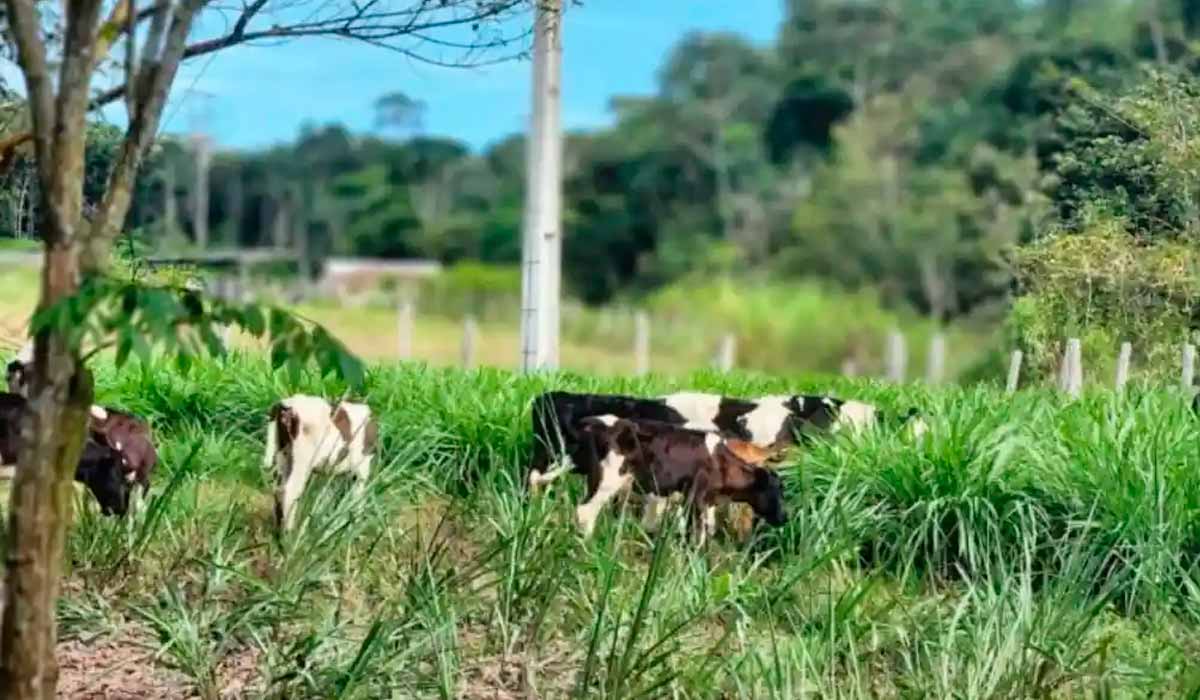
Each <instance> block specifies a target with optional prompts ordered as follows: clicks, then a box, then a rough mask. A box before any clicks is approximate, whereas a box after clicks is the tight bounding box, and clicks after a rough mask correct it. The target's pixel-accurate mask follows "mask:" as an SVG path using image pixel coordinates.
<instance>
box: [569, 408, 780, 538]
mask: <svg viewBox="0 0 1200 700" xmlns="http://www.w3.org/2000/svg"><path fill="white" fill-rule="evenodd" d="M578 429H579V437H580V443H581V445H582V446H583V447H582V448H581V451H583V450H586V451H587V452H589V453H590V456H591V457H592V458H591V459H588V460H586V463H587V464H588V465H589V473H588V496H587V500H586V501H585V502H584V503H582V504H580V505H579V506H578V507H577V508H576V511H575V515H576V520H577V521H578V524H579V527H580V530H581V531H582V532H583V535H584V537H590V536H591V534H592V532H593V530H594V529H595V524H596V517H597V516H598V515H599V513H600V511H601V510H602V509H603V508H604V506H605V504H607V503H608V501H609V500H611V499H612V498H613V497H614V496H615V495H617V494H618V493H620V492H622V491H626V490H628V489H630V488H636V489H637V490H638V491H641V492H643V493H646V494H652V495H654V496H657V497H658V498H659V499H667V498H669V497H671V496H672V495H674V494H682V495H684V496H685V500H686V503H687V508H688V514H689V521H690V522H691V524H692V526H693V528H694V530H698V534H699V538H700V542H701V544H703V543H704V541H705V539H706V537H707V535H708V534H710V531H711V530H712V528H713V526H714V525H715V523H713V522H712V514H713V513H714V509H715V507H716V506H717V505H720V504H721V503H726V502H731V501H732V502H738V503H746V504H748V505H749V506H750V507H751V508H752V509H753V511H754V513H755V514H756V515H758V516H759V517H761V518H762V519H764V520H766V521H767V523H769V524H770V525H773V526H780V525H783V524H784V523H785V522H786V521H787V513H786V511H785V510H784V505H783V489H782V486H781V484H780V480H779V475H778V474H776V473H775V472H774V471H772V470H770V469H767V468H764V467H762V466H758V465H754V464H750V463H748V462H746V461H745V460H743V459H741V458H739V457H738V456H737V454H736V453H735V452H734V451H733V450H732V449H730V447H729V445H728V444H727V442H726V440H725V439H724V438H722V437H721V436H720V435H718V434H716V433H714V432H711V431H705V430H693V429H690V428H684V427H680V426H677V425H674V424H671V423H665V422H662V421H646V420H629V419H625V418H618V417H616V416H614V415H611V414H609V415H604V416H592V417H587V418H584V419H582V420H581V421H580V422H579V426H578Z"/></svg>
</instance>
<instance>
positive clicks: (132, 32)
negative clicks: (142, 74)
mask: <svg viewBox="0 0 1200 700" xmlns="http://www.w3.org/2000/svg"><path fill="white" fill-rule="evenodd" d="M122 4H124V3H122ZM128 5H129V10H130V11H129V12H127V13H126V20H127V21H126V22H125V82H126V83H128V82H131V81H133V80H134V79H135V77H136V76H137V72H138V68H137V31H136V30H137V0H129V2H128ZM134 92H135V91H132V90H131V91H130V92H129V93H128V94H127V95H125V113H126V115H128V116H129V117H132V116H133V110H134V109H135V108H136V103H135V102H134V98H135V94H134Z"/></svg>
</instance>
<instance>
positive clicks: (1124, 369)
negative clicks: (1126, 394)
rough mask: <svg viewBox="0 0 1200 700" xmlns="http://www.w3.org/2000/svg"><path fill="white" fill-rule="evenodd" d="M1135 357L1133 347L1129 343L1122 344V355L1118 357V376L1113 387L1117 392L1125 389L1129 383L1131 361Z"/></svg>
mask: <svg viewBox="0 0 1200 700" xmlns="http://www.w3.org/2000/svg"><path fill="white" fill-rule="evenodd" d="M1132 357H1133V345H1132V344H1130V343H1129V342H1128V341H1127V342H1124V343H1121V354H1119V355H1117V376H1116V379H1115V380H1114V382H1113V386H1114V387H1116V390H1117V391H1121V390H1122V389H1124V388H1125V384H1127V383H1128V382H1129V361H1130V359H1131V358H1132Z"/></svg>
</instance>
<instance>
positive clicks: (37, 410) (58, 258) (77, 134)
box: [0, 0, 100, 700]
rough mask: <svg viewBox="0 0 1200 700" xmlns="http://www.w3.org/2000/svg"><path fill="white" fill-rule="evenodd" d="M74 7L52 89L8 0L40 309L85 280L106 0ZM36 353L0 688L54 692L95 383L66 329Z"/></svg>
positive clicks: (30, 22)
mask: <svg viewBox="0 0 1200 700" xmlns="http://www.w3.org/2000/svg"><path fill="white" fill-rule="evenodd" d="M66 8H67V13H66V31H65V34H64V38H63V60H62V65H61V68H60V70H59V77H58V91H57V94H55V87H54V81H53V79H52V77H51V72H50V67H49V64H48V62H47V59H46V47H45V44H44V43H43V41H42V39H41V32H40V25H41V17H40V16H39V13H38V11H37V9H36V8H35V7H34V4H33V3H32V2H31V1H30V0H6V9H7V11H8V19H9V21H10V23H11V29H12V33H13V38H14V40H15V42H16V44H17V51H18V58H19V63H20V65H21V71H22V73H23V74H24V76H25V86H26V90H27V93H28V98H29V108H30V114H31V117H32V122H33V127H34V128H33V132H34V151H35V154H36V162H37V173H38V180H39V184H40V191H41V207H40V211H39V217H38V218H39V227H40V229H41V233H42V237H43V240H44V241H45V264H44V265H43V267H42V290H41V302H40V304H39V306H40V308H45V307H46V306H47V305H50V304H53V303H55V302H58V301H60V300H62V299H64V298H66V297H69V296H71V295H72V294H74V293H75V291H76V290H77V289H78V288H79V268H78V260H77V248H76V245H75V237H76V236H77V235H78V234H79V228H80V215H81V211H82V206H83V166H84V160H83V155H84V134H85V129H86V117H87V103H88V87H89V83H90V77H91V73H92V68H93V55H94V53H93V52H94V50H95V46H94V41H95V33H96V29H97V24H98V22H99V19H100V0H76V1H74V2H71V3H68V4H67V5H66ZM34 357H35V367H34V376H33V387H32V392H31V401H30V411H29V415H28V416H26V419H25V420H24V421H22V425H21V437H22V441H21V442H22V445H21V450H20V453H19V455H18V460H17V470H16V474H15V477H14V479H13V489H12V496H11V498H12V501H11V506H10V510H9V527H8V561H7V570H6V572H5V577H6V578H5V584H6V585H5V589H4V619H3V622H2V623H0V697H3V698H15V699H20V700H25V699H29V700H51V699H52V698H54V697H55V686H56V684H57V681H58V664H57V662H56V660H55V653H54V652H55V646H56V633H55V632H56V631H55V620H54V613H55V601H56V600H57V598H58V588H59V581H60V579H61V570H62V548H63V538H64V534H65V532H66V527H67V522H68V520H69V519H70V516H71V512H70V509H71V495H72V494H71V478H72V476H73V474H74V471H75V469H74V467H75V464H76V463H77V462H78V459H79V453H80V451H81V450H82V448H83V441H82V439H80V438H81V436H82V432H83V425H84V418H85V415H86V411H87V406H88V405H89V404H90V403H91V381H90V378H89V377H88V375H87V374H86V372H84V373H80V372H79V371H78V362H77V359H76V357H75V356H74V354H73V352H72V351H71V349H70V348H69V347H68V346H67V343H66V339H65V337H64V336H63V334H62V333H61V332H60V331H51V332H48V333H41V334H39V335H38V337H37V338H36V339H35V343H34Z"/></svg>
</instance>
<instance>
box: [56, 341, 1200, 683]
mask: <svg viewBox="0 0 1200 700" xmlns="http://www.w3.org/2000/svg"><path fill="white" fill-rule="evenodd" d="M96 373H97V384H98V401H100V402H103V403H107V404H110V405H116V406H120V407H124V408H127V409H129V410H133V411H135V412H137V413H140V414H141V415H143V416H145V417H146V418H148V419H149V420H151V422H152V424H153V426H154V429H155V431H156V434H157V436H158V440H159V444H160V453H161V457H162V460H161V465H160V469H159V471H158V472H157V474H156V477H155V483H154V487H153V489H152V494H151V497H150V499H149V500H148V502H147V503H146V504H145V507H144V508H143V510H142V511H141V512H140V513H139V514H138V515H136V516H134V517H132V518H130V519H128V520H127V521H124V522H122V521H116V520H111V519H104V518H102V517H100V516H99V515H98V514H97V511H96V509H95V508H94V506H93V505H92V504H91V503H90V502H86V501H84V500H83V499H80V501H79V503H81V504H82V510H81V512H79V513H78V514H77V520H76V522H75V523H74V525H73V526H72V528H71V531H70V535H69V539H68V543H67V550H68V552H67V553H68V556H69V559H70V565H69V575H68V579H67V581H66V583H65V586H64V593H63V597H62V601H61V604H60V607H59V620H60V624H61V643H60V659H61V660H62V663H63V680H62V684H61V688H62V693H63V695H62V696H63V697H71V698H86V697H163V698H175V697H191V696H199V697H202V698H218V697H271V698H334V697H336V698H364V699H365V698H480V699H482V698H565V697H586V698H613V699H615V698H780V699H784V698H796V697H814V698H816V697H820V698H837V697H848V698H859V697H861V698H876V697H904V698H909V697H911V698H916V697H954V698H985V697H986V698H996V697H1005V698H1009V697H1011V698H1017V697H1021V698H1024V697H1063V698H1066V697H1091V696H1096V697H1151V696H1154V697H1186V696H1189V694H1194V693H1196V692H1197V690H1198V689H1200V636H1197V634H1196V632H1195V630H1196V628H1197V624H1200V571H1198V569H1197V565H1198V563H1200V490H1198V489H1196V488H1195V483H1196V475H1197V474H1200V449H1198V442H1197V438H1198V437H1200V432H1198V430H1197V421H1196V420H1195V419H1194V418H1193V417H1192V415H1191V413H1190V411H1189V410H1188V408H1187V401H1186V400H1185V399H1184V398H1183V397H1182V396H1181V395H1179V394H1177V393H1170V392H1158V391H1151V390H1148V389H1137V388H1135V389H1132V390H1131V391H1130V392H1129V393H1127V394H1126V395H1125V396H1124V397H1118V396H1114V395H1111V394H1107V393H1103V394H1099V393H1098V394H1094V395H1087V396H1085V397H1084V398H1083V399H1082V400H1080V401H1077V402H1074V403H1066V402H1064V401H1062V400H1061V399H1060V398H1058V397H1057V396H1055V395H1053V394H1051V393H1039V392H1029V393H1020V394H1018V395H1016V396H1014V397H1007V396H1005V395H1003V394H1002V393H1000V392H999V391H996V390H993V389H990V388H986V387H980V388H970V389H957V388H947V389H937V390H932V389H928V388H924V387H920V386H914V387H906V388H899V389H898V388H893V387H888V386H885V385H882V384H872V383H866V382H860V383H850V382H847V381H845V380H841V379H832V378H831V379H822V378H819V377H813V378H808V379H802V380H796V381H785V380H782V379H767V378H764V377H760V376H756V375H746V374H733V375H720V374H714V373H707V372H703V373H698V374H693V375H691V376H688V377H686V378H684V379H683V380H680V381H668V380H665V379H663V378H659V377H650V378H646V379H640V380H620V379H611V380H609V379H603V380H602V379H598V378H594V377H588V376H581V375H575V374H565V373H564V374H556V375H547V376H523V375H518V374H511V373H508V372H504V371H500V370H491V369H483V370H476V371H470V372H464V371H461V370H455V369H438V368H430V367H427V366H425V365H421V364H416V363H413V364H405V365H402V366H396V365H391V366H373V367H372V368H371V371H370V373H369V376H368V390H367V392H366V396H367V397H368V399H369V401H370V403H371V405H372V406H373V408H374V410H375V411H376V413H377V415H378V416H379V417H380V420H381V459H380V460H379V462H378V463H377V464H378V468H377V469H376V472H375V474H374V476H373V478H372V482H371V484H370V488H369V489H368V490H367V493H366V494H365V496H363V498H362V500H361V502H355V497H354V495H353V493H352V490H351V489H349V488H348V487H347V484H345V483H343V482H342V481H340V480H336V479H329V480H317V481H316V482H314V484H313V486H312V487H311V488H310V489H309V491H308V492H307V494H306V497H305V499H304V501H303V502H302V503H303V505H302V520H301V525H300V527H299V528H298V529H297V531H296V532H295V533H293V534H291V535H288V536H284V537H282V538H281V537H278V536H276V535H275V534H274V533H273V531H272V528H271V498H270V490H269V477H268V476H267V475H266V474H265V473H264V471H263V468H262V466H261V462H262V440H263V428H264V413H265V411H266V409H267V408H268V406H269V405H270V404H271V403H273V402H274V401H275V400H276V399H277V398H279V397H280V396H283V395H287V394H291V393H294V392H295V391H298V390H303V391H306V392H310V393H326V394H329V395H333V396H339V395H341V390H340V388H339V387H337V386H334V385H333V384H332V383H325V382H323V381H322V380H320V379H318V378H315V377H305V378H304V379H303V380H302V381H301V383H300V385H290V384H289V383H288V382H287V380H286V379H284V378H283V376H282V375H273V374H272V373H271V372H270V371H269V369H268V368H267V366H266V364H265V362H263V361H262V360H260V359H257V358H253V357H248V356H233V357H229V358H224V359H214V360H211V361H207V362H204V363H200V364H198V365H197V366H196V367H194V368H193V369H192V371H191V372H190V373H189V374H187V375H180V374H178V373H176V372H175V371H174V370H173V369H171V368H169V367H168V366H166V365H165V364H164V365H161V366H160V365H154V366H150V367H143V366H140V365H138V364H136V363H134V364H131V365H130V366H129V367H127V368H126V369H124V370H123V371H122V372H121V373H119V374H118V373H117V372H115V371H114V370H113V369H112V367H111V366H108V365H105V364H104V363H103V362H100V363H98V366H97V367H96ZM550 387H554V388H569V389H577V390H602V391H616V392H629V393H638V394H652V393H657V392H659V391H663V390H667V389H676V388H684V387H692V388H697V389H702V390H713V391H721V392H725V393H728V394H733V395H742V396H753V395H758V394H763V393H769V392H770V393H775V392H783V391H798V392H805V391H807V392H814V393H815V392H822V393H823V392H831V393H834V394H835V395H840V396H855V397H862V398H865V399H868V400H875V401H877V402H878V403H879V405H880V406H881V407H883V408H884V409H885V410H900V409H905V408H907V407H909V406H917V407H919V408H921V409H922V410H923V411H924V412H925V413H926V414H927V416H928V417H929V418H928V420H929V423H930V426H931V429H932V431H931V433H930V434H929V435H927V436H926V437H925V438H924V440H923V441H922V442H917V443H914V442H913V440H912V439H911V438H908V437H905V436H904V435H902V434H900V433H898V432H894V431H888V430H879V431H877V432H875V433H872V434H868V435H866V436H862V437H859V438H854V437H850V436H840V437H837V438H834V439H829V440H827V441H822V442H819V443H817V444H815V445H813V446H812V447H810V448H807V449H805V450H802V451H797V452H795V453H794V454H793V456H792V457H791V458H790V459H789V460H788V461H787V462H786V463H785V465H784V466H783V467H781V470H782V473H783V480H784V484H785V488H786V489H787V501H788V508H789V515H790V518H791V519H790V521H789V523H788V524H787V525H786V526H785V527H783V528H780V529H778V530H774V531H770V532H767V533H763V534H761V535H760V536H759V537H758V538H757V539H755V540H754V541H752V542H751V543H748V544H741V543H738V542H735V541H733V540H732V538H730V537H719V538H718V539H717V541H716V542H714V543H711V544H710V546H709V547H708V548H707V549H706V550H705V551H697V550H695V549H694V548H692V547H690V546H687V545H685V544H684V543H683V542H681V540H680V538H679V535H678V534H677V533H672V532H670V531H668V532H667V533H666V534H664V535H662V536H660V537H657V538H653V539H651V538H648V537H647V536H646V535H645V534H644V533H643V532H642V530H641V529H640V526H639V524H638V522H637V511H636V510H632V509H627V510H625V511H624V514H622V513H621V511H620V509H617V508H614V509H611V510H609V511H606V512H605V513H604V514H603V515H602V516H601V518H600V520H599V523H598V528H597V532H596V535H595V537H594V538H593V539H592V540H590V541H583V540H582V539H581V538H580V537H579V535H578V534H577V531H576V528H575V525H574V519H573V516H574V504H575V502H576V500H577V498H578V497H579V495H580V493H581V491H582V484H581V483H578V482H579V480H578V479H563V480H560V482H558V483H557V484H556V485H555V487H554V488H553V489H552V490H551V491H550V492H549V494H548V495H546V496H545V497H542V498H536V499H528V498H527V497H526V496H525V494H524V492H523V488H522V487H521V479H522V478H523V475H524V464H525V462H526V459H527V457H528V454H529V448H530V434H529V433H530V429H529V419H528V402H529V400H530V398H532V397H533V396H534V395H535V394H536V393H538V392H540V391H542V390H544V389H546V388H550ZM103 692H108V693H110V694H109V695H107V696H105V695H102V694H101V693H103ZM121 692H125V693H128V694H127V695H124V696H122V695H120V694H119V693H121ZM90 693H94V694H90ZM139 693H140V694H139Z"/></svg>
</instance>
